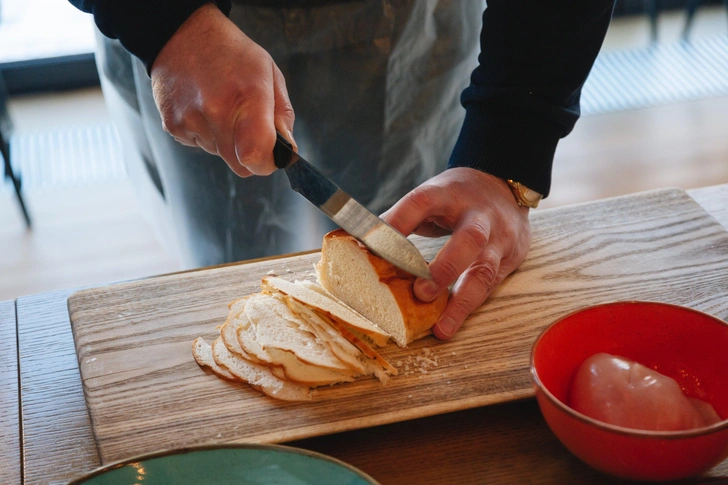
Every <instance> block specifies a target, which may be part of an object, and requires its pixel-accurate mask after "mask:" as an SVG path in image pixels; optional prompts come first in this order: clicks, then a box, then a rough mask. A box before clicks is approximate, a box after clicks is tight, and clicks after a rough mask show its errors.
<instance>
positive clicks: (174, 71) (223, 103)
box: [151, 3, 295, 177]
mask: <svg viewBox="0 0 728 485" xmlns="http://www.w3.org/2000/svg"><path fill="white" fill-rule="evenodd" d="M151 77H152V90H153V93H154V100H155V102H156V104H157V108H158V109H159V112H160V114H161V115H162V123H163V126H164V129H165V130H166V131H168V132H169V133H170V134H171V135H172V136H173V137H174V138H175V139H176V140H177V141H179V142H180V143H182V144H184V145H188V146H199V147H200V148H202V149H203V150H205V151H207V152H209V153H212V154H215V155H219V156H221V157H222V158H223V159H224V160H225V162H227V164H228V165H229V166H230V168H231V169H232V171H233V172H235V173H236V174H238V175H239V176H241V177H248V176H250V175H253V174H255V175H269V174H270V173H272V172H273V171H275V169H276V167H275V164H274V161H273V147H274V145H275V141H276V133H275V131H276V129H278V130H279V131H281V133H283V134H284V136H287V137H288V138H289V139H291V140H292V134H291V133H292V132H293V121H294V112H293V107H292V106H291V102H290V100H289V99H288V91H287V90H286V83H285V80H284V79H283V74H282V73H281V71H280V70H279V69H278V67H277V66H276V65H275V63H274V62H273V59H272V58H271V56H270V55H269V54H268V53H267V52H266V51H265V50H264V49H263V48H262V47H260V46H259V45H258V44H256V43H255V42H253V41H252V40H251V39H250V38H249V37H248V36H246V35H245V34H244V33H243V32H241V31H240V29H238V28H237V27H236V26H235V24H233V23H232V22H231V21H230V20H229V19H228V18H227V17H226V16H225V15H224V14H223V13H222V12H221V11H220V10H219V9H218V8H217V7H216V6H215V5H214V4H212V3H209V4H206V5H205V6H203V7H200V8H199V9H198V10H196V11H195V12H194V13H193V14H192V15H191V16H190V17H189V18H188V19H187V20H186V21H185V22H184V23H183V24H182V25H181V26H180V28H179V29H178V30H177V32H175V34H174V35H173V36H172V37H171V38H170V39H169V41H168V42H167V43H166V44H165V46H164V47H163V48H162V50H161V51H160V53H159V55H158V56H157V58H156V59H155V61H154V64H153V65H152V69H151ZM294 145H295V142H294Z"/></svg>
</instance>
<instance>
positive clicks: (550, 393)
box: [531, 301, 728, 481]
mask: <svg viewBox="0 0 728 485" xmlns="http://www.w3.org/2000/svg"><path fill="white" fill-rule="evenodd" d="M599 352H606V353H609V354H613V355H618V356H621V357H626V358H628V359H632V360H634V361H636V362H639V363H641V364H643V365H645V366H647V367H650V368H652V369H655V370H657V371H658V372H661V373H662V374H664V375H666V376H668V377H671V378H673V379H675V380H676V381H677V382H678V384H680V386H681V387H682V389H683V391H684V392H685V394H686V395H687V396H688V397H697V398H699V399H702V400H703V401H706V402H708V403H710V404H711V405H712V406H713V408H714V409H715V411H716V412H717V413H718V415H719V416H720V418H721V419H722V421H720V422H718V423H716V424H713V425H711V426H705V427H702V428H696V429H692V430H686V431H644V430H637V429H630V428H624V427H620V426H614V425H611V424H607V423H604V422H601V421H597V420H595V419H592V418H590V417H588V416H585V415H584V414H581V413H579V412H577V411H574V410H573V409H571V408H570V407H569V406H568V405H567V404H566V403H568V396H569V392H570V390H571V381H572V378H573V376H574V374H575V373H576V370H577V369H578V368H579V366H580V365H581V364H582V362H584V360H585V359H586V358H588V357H590V356H592V355H594V354H596V353H599ZM531 377H532V380H533V384H534V387H535V389H536V399H537V400H538V404H539V407H540V408H541V412H542V413H543V415H544V418H545V419H546V423H548V425H549V427H550V428H551V430H552V431H553V432H554V434H555V435H556V436H557V437H558V438H559V440H561V442H562V443H563V444H564V445H565V446H566V447H567V448H568V449H569V451H571V452H572V453H573V454H574V455H576V456H577V457H579V458H580V459H581V460H583V461H584V462H586V463H587V464H589V465H590V466H592V467H594V468H596V469H597V470H600V471H602V472H605V473H608V474H610V475H615V476H618V477H621V478H627V479H632V480H654V481H660V480H674V479H679V478H686V477H691V476H695V475H699V474H701V473H704V472H706V471H707V470H709V469H710V468H712V467H713V466H715V465H717V464H718V463H720V462H721V461H723V460H724V459H726V458H727V457H728V419H727V418H728V324H726V322H724V321H723V320H720V319H718V318H715V317H712V316H710V315H707V314H705V313H701V312H699V311H696V310H692V309H689V308H685V307H680V306H676V305H669V304H665V303H651V302H639V301H634V302H617V303H609V304H604V305H598V306H593V307H589V308H585V309H582V310H579V311H576V312H574V313H571V314H569V315H567V316H565V317H563V318H561V319H560V320H557V321H556V322H555V323H553V324H552V325H550V326H549V327H548V328H547V329H546V330H544V331H543V333H541V335H540V336H539V338H538V339H537V340H536V343H535V344H534V346H533V351H532V353H531Z"/></svg>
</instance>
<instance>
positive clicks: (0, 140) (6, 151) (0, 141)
mask: <svg viewBox="0 0 728 485" xmlns="http://www.w3.org/2000/svg"><path fill="white" fill-rule="evenodd" d="M0 154H1V155H2V157H3V160H5V176H6V177H9V178H10V180H11V181H12V183H13V188H14V189H15V197H16V198H17V199H18V204H20V210H21V211H22V212H23V218H24V219H25V225H26V226H27V227H28V229H30V227H31V221H30V214H28V209H27V208H26V207H25V201H24V200H23V193H22V192H21V191H20V179H19V178H18V177H16V176H15V173H13V167H12V165H10V145H9V144H8V142H7V141H6V140H5V138H4V137H3V134H2V132H0Z"/></svg>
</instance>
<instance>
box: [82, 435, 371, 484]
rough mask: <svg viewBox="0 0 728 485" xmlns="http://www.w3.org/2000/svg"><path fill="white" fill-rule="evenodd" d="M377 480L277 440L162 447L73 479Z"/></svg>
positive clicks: (171, 481)
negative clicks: (155, 451) (175, 448)
mask: <svg viewBox="0 0 728 485" xmlns="http://www.w3.org/2000/svg"><path fill="white" fill-rule="evenodd" d="M77 484H84V485H112V484H113V485H172V484H173V485H228V484H235V485H379V484H378V483H377V482H376V481H375V480H374V479H372V478H371V477H369V476H368V475H366V474H364V473H362V472H360V471H359V470H357V469H356V468H354V467H352V466H350V465H347V464H346V463H344V462H341V461H339V460H337V459H335V458H331V457H329V456H326V455H322V454H320V453H314V452H312V451H308V450H301V449H298V448H291V447H286V446H275V445H226V446H218V447H202V448H190V449H184V450H178V451H163V452H160V453H154V454H151V455H146V456H141V457H137V458H133V459H130V460H126V461H123V462H120V463H114V464H112V465H108V466H105V467H103V468H99V469H98V470H95V471H94V472H92V473H91V474H89V475H87V476H85V477H83V478H80V479H78V480H75V481H73V482H71V483H70V484H69V485H77Z"/></svg>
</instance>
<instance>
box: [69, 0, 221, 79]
mask: <svg viewBox="0 0 728 485" xmlns="http://www.w3.org/2000/svg"><path fill="white" fill-rule="evenodd" d="M69 1H70V2H71V3H72V4H73V5H75V6H76V7H77V8H78V9H80V10H83V11H84V12H87V13H90V14H93V16H94V21H95V22H96V25H97V26H98V28H99V30H100V31H101V33H103V34H104V35H105V36H107V37H110V38H112V39H119V41H120V42H121V44H122V45H123V46H124V47H125V48H126V49H127V50H128V51H129V52H131V53H132V54H134V55H135V56H137V57H138V58H139V59H141V60H142V62H144V65H145V66H146V67H147V72H148V71H149V70H150V68H151V66H152V64H153V63H154V60H155V59H156V57H157V55H158V54H159V51H160V50H162V47H164V45H165V44H166V43H167V41H168V40H169V39H170V37H172V35H173V34H174V33H175V32H176V31H177V29H178V28H179V26H180V25H182V24H183V23H184V21H185V20H186V19H187V18H188V17H189V16H190V15H192V13H193V12H194V11H195V10H197V9H198V8H200V7H201V6H202V5H205V4H207V3H212V2H211V0H69ZM214 3H216V4H217V5H218V7H219V8H220V9H221V10H222V11H223V12H224V13H225V14H226V15H227V14H228V13H229V12H230V8H231V1H230V0H216V1H215V2H214Z"/></svg>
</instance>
